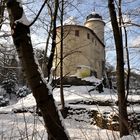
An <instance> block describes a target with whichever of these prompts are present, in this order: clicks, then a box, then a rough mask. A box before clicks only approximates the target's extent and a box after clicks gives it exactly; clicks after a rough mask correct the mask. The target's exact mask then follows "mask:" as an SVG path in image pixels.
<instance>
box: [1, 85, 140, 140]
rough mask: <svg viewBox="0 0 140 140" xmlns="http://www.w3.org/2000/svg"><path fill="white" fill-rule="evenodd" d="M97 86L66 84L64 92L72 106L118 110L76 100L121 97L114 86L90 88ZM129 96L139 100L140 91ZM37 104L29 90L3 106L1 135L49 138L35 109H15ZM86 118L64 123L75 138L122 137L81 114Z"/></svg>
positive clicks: (18, 138) (37, 139) (15, 139)
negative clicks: (25, 94)
mask: <svg viewBox="0 0 140 140" xmlns="http://www.w3.org/2000/svg"><path fill="white" fill-rule="evenodd" d="M92 88H93V87H91V86H71V87H68V88H64V95H65V101H66V106H71V107H72V108H86V109H87V110H98V111H100V112H105V111H106V112H108V111H114V110H117V107H116V106H113V107H110V106H99V105H92V104H91V105H88V104H80V103H79V104H76V102H77V101H92V100H94V101H112V102H115V101H117V95H116V93H114V92H113V91H112V90H110V89H104V92H102V93H99V92H98V91H96V90H94V91H91V92H88V91H89V90H91V89H92ZM53 95H54V98H55V100H56V103H57V104H58V105H60V90H59V88H55V89H54V91H53ZM128 98H129V100H133V101H139V100H140V96H139V95H130V96H129V97H128ZM35 105H36V102H35V100H34V97H33V96H32V94H29V95H28V96H26V97H25V98H22V99H21V100H19V101H18V102H17V103H16V104H13V105H11V106H6V107H1V108H0V139H1V140H9V139H11V140H21V139H24V140H27V139H29V140H46V139H47V133H46V131H45V128H44V125H43V120H42V117H39V116H37V115H36V114H35V113H30V112H26V113H14V112H13V110H16V109H22V108H24V109H26V108H28V109H29V108H32V107H34V106H35ZM128 110H129V111H131V112H132V111H134V110H135V111H136V112H140V107H139V106H138V105H137V106H136V105H134V106H133V107H132V106H131V108H130V107H129V108H128ZM80 117H82V119H85V121H83V122H78V121H76V120H75V119H74V116H72V117H71V118H66V119H65V120H64V123H65V125H66V129H67V130H68V133H69V135H70V137H71V139H72V140H119V133H118V132H117V131H110V130H106V129H100V128H99V127H97V126H95V125H91V124H90V123H88V122H87V121H86V120H88V117H87V116H85V115H83V116H80ZM135 138H136V137H134V136H129V137H125V138H123V140H135ZM139 139H140V135H138V134H137V140H139Z"/></svg>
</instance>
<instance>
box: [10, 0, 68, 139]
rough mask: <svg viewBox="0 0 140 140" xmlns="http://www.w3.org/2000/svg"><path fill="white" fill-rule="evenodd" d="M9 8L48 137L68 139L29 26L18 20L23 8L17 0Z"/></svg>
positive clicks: (21, 58) (28, 77)
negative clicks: (32, 40) (34, 46)
mask: <svg viewBox="0 0 140 140" xmlns="http://www.w3.org/2000/svg"><path fill="white" fill-rule="evenodd" d="M7 8H8V12H9V17H10V21H11V29H12V32H13V35H12V36H13V41H14V44H15V46H16V49H17V52H18V55H19V58H20V60H21V63H22V67H23V70H24V72H25V74H26V79H27V80H28V83H29V85H30V87H31V90H32V92H33V96H34V97H35V99H36V103H37V106H38V107H39V109H40V110H41V113H42V116H43V119H44V122H45V127H46V129H47V132H48V135H49V138H48V139H49V140H68V139H69V136H68V135H67V134H66V132H65V128H64V126H63V125H62V122H61V119H60V116H59V111H58V110H57V108H56V106H55V101H54V99H53V96H52V94H51V92H52V91H51V90H50V89H49V85H48V84H47V83H46V81H45V80H44V78H43V76H42V74H41V70H40V69H39V65H38V64H37V62H36V60H35V58H34V53H33V47H32V43H31V38H30V29H29V26H27V25H25V23H24V20H23V22H22V23H21V21H19V22H18V21H17V20H19V19H20V18H21V17H22V16H23V12H24V11H23V8H22V7H21V4H20V3H19V2H17V1H16V0H9V1H8V2H7Z"/></svg>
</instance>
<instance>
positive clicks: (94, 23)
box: [84, 12, 105, 43]
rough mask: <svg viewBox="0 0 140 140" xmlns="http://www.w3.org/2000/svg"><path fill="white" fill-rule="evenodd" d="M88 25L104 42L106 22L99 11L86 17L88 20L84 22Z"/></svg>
mask: <svg viewBox="0 0 140 140" xmlns="http://www.w3.org/2000/svg"><path fill="white" fill-rule="evenodd" d="M84 25H85V26H86V27H88V28H90V29H91V30H93V31H94V32H95V34H96V35H97V36H98V37H99V39H100V40H101V41H102V42H103V43H104V26H105V23H104V21H103V20H102V16H100V15H99V14H98V13H96V12H93V13H91V14H89V15H88V16H87V18H86V22H85V24H84Z"/></svg>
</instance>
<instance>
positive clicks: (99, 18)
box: [86, 12, 102, 20]
mask: <svg viewBox="0 0 140 140" xmlns="http://www.w3.org/2000/svg"><path fill="white" fill-rule="evenodd" d="M92 19H98V20H102V16H101V15H99V14H98V13H96V12H93V13H91V14H89V15H88V16H87V18H86V20H92Z"/></svg>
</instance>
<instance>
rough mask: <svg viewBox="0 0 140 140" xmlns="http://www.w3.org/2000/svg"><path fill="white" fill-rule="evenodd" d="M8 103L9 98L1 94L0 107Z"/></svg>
mask: <svg viewBox="0 0 140 140" xmlns="http://www.w3.org/2000/svg"><path fill="white" fill-rule="evenodd" d="M7 105H9V99H8V98H4V97H3V96H0V107H3V106H7Z"/></svg>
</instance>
